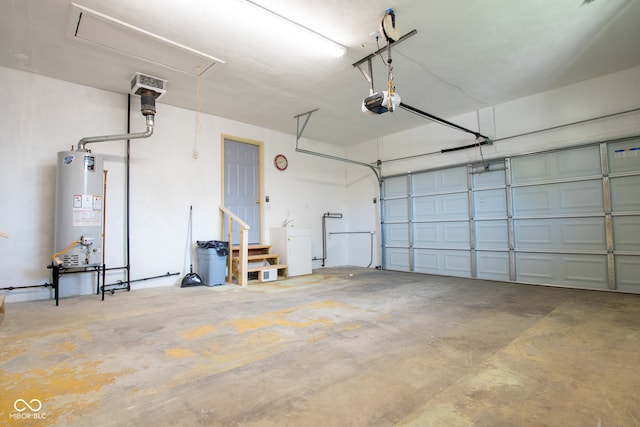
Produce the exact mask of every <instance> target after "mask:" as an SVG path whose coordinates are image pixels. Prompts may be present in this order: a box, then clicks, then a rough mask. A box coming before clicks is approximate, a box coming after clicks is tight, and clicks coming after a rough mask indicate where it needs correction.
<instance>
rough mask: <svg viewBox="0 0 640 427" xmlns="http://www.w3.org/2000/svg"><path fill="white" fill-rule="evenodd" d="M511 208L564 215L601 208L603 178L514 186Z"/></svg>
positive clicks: (530, 213) (525, 212)
mask: <svg viewBox="0 0 640 427" xmlns="http://www.w3.org/2000/svg"><path fill="white" fill-rule="evenodd" d="M513 210H514V214H515V215H517V216H535V215H547V216H551V215H567V214H572V213H581V214H586V213H600V212H602V211H603V199H602V182H601V181H600V180H588V181H578V182H562V183H556V184H548V185H537V186H528V187H517V188H514V189H513Z"/></svg>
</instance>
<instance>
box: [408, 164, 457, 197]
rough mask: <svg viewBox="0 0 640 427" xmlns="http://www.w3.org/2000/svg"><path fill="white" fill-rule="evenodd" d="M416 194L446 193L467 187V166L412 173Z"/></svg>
mask: <svg viewBox="0 0 640 427" xmlns="http://www.w3.org/2000/svg"><path fill="white" fill-rule="evenodd" d="M411 179H412V183H411V188H412V191H413V194H414V195H417V196H418V195H426V194H433V193H446V192H453V191H461V190H466V189H467V186H468V184H467V168H466V167H456V168H451V169H442V170H437V171H431V172H423V173H419V174H415V175H412V178H411Z"/></svg>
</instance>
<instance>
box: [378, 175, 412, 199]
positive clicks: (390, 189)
mask: <svg viewBox="0 0 640 427" xmlns="http://www.w3.org/2000/svg"><path fill="white" fill-rule="evenodd" d="M383 188H384V197H385V198H387V197H391V198H393V197H406V196H407V193H408V192H409V186H408V180H407V177H406V176H398V177H393V178H387V179H385V180H384V187H383Z"/></svg>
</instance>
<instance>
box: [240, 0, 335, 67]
mask: <svg viewBox="0 0 640 427" xmlns="http://www.w3.org/2000/svg"><path fill="white" fill-rule="evenodd" d="M244 1H245V2H246V3H248V4H250V5H251V6H253V7H254V9H255V10H257V11H261V12H263V13H262V14H263V15H264V16H265V17H267V16H268V17H271V18H277V19H276V20H273V21H274V25H277V24H285V25H287V26H288V27H289V28H295V29H296V30H302V31H298V33H301V35H303V36H306V38H307V40H308V41H310V42H313V44H314V48H315V49H317V50H319V51H321V52H323V53H326V54H327V55H329V56H332V57H334V58H341V57H343V56H344V54H345V53H346V51H347V48H346V47H344V46H342V45H341V44H339V43H336V42H334V41H333V40H331V39H330V38H328V37H326V36H323V35H322V34H320V33H318V32H316V31H314V30H312V29H310V28H308V27H305V26H304V25H302V24H299V23H298V22H296V21H293V20H291V19H289V18H287V17H286V16H283V15H280V14H279V13H276V12H274V11H272V10H271V9H267V8H266V7H264V6H262V5H260V4H258V3H256V2H254V1H252V0H244ZM283 31H286V30H283ZM283 36H285V37H289V38H295V37H296V36H295V34H290V33H285V34H283Z"/></svg>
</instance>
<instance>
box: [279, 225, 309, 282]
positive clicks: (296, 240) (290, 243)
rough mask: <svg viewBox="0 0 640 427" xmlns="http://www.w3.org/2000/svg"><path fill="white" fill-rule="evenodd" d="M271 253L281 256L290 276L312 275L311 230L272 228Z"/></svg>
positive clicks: (281, 262)
mask: <svg viewBox="0 0 640 427" xmlns="http://www.w3.org/2000/svg"><path fill="white" fill-rule="evenodd" d="M271 253H273V254H277V255H279V256H280V264H287V266H288V267H289V268H288V270H289V276H302V275H304V274H311V230H310V229H307V228H295V227H290V228H284V227H274V228H272V229H271Z"/></svg>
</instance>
